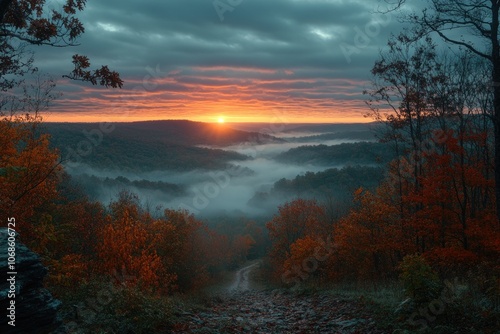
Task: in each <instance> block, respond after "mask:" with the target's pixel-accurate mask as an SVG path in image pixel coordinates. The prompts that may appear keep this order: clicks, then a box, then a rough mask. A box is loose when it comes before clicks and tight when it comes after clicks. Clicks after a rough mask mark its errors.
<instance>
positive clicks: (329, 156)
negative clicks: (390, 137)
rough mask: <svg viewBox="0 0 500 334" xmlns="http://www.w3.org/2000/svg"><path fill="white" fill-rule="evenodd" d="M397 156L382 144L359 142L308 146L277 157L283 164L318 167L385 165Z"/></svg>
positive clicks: (293, 149)
mask: <svg viewBox="0 0 500 334" xmlns="http://www.w3.org/2000/svg"><path fill="white" fill-rule="evenodd" d="M395 157H396V156H395V154H394V152H393V151H391V150H389V149H387V145H384V144H382V143H372V142H359V143H343V144H340V145H332V146H328V145H306V146H301V147H297V148H292V149H290V150H288V151H286V152H283V153H281V154H279V155H277V156H276V160H277V161H279V162H283V163H293V164H310V165H317V166H335V165H365V164H369V165H371V164H381V165H382V164H385V163H387V162H389V161H391V160H392V159H394V158H395Z"/></svg>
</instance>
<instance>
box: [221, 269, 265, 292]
mask: <svg viewBox="0 0 500 334" xmlns="http://www.w3.org/2000/svg"><path fill="white" fill-rule="evenodd" d="M258 264H259V263H254V264H251V265H248V266H246V267H244V268H241V269H240V270H238V271H237V272H236V276H235V279H234V282H233V284H231V286H230V287H229V289H228V290H229V292H230V293H236V292H242V291H247V290H249V289H250V280H249V279H248V274H249V273H250V272H251V271H252V269H254V268H255V267H256V266H257V265H258Z"/></svg>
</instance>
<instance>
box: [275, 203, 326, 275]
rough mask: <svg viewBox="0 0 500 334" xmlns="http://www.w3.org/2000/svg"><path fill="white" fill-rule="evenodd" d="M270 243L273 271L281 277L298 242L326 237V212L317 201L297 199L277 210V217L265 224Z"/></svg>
mask: <svg viewBox="0 0 500 334" xmlns="http://www.w3.org/2000/svg"><path fill="white" fill-rule="evenodd" d="M266 227H267V228H268V230H269V237H270V239H271V241H272V243H273V245H272V249H271V251H270V253H269V256H270V258H271V262H272V264H273V266H274V268H273V269H274V270H275V272H276V273H277V274H281V273H282V270H283V265H284V263H285V261H286V260H287V259H288V258H289V257H290V255H291V251H292V249H291V247H292V245H293V244H294V243H295V241H297V240H298V239H301V238H304V237H306V236H310V237H313V238H316V239H318V238H324V237H325V236H328V235H329V232H330V231H329V228H328V220H327V217H326V214H325V209H324V208H323V207H321V206H319V205H318V204H317V203H316V201H311V200H304V199H297V200H295V201H293V202H290V203H286V204H284V205H283V206H281V207H279V214H278V215H275V216H274V217H273V219H272V220H271V221H269V222H268V223H267V224H266Z"/></svg>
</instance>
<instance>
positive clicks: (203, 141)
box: [44, 120, 283, 146]
mask: <svg viewBox="0 0 500 334" xmlns="http://www.w3.org/2000/svg"><path fill="white" fill-rule="evenodd" d="M44 125H45V127H46V128H47V130H48V131H49V132H50V133H51V134H53V135H54V136H55V137H58V136H59V135H62V134H64V133H83V132H84V131H87V132H88V131H92V130H95V129H99V128H100V124H99V123H45V124H44ZM109 126H112V131H110V132H109V133H107V134H106V136H108V137H112V138H119V139H124V140H136V141H143V142H160V143H166V144H177V145H183V146H194V145H210V146H229V145H235V144H239V143H245V142H252V143H256V144H264V143H269V142H283V140H281V139H279V138H276V137H273V136H270V135H266V134H260V133H258V132H248V131H241V130H236V129H233V128H231V127H230V126H229V125H226V124H211V123H202V122H192V121H186V120H164V121H145V122H129V123H112V124H110V125H109Z"/></svg>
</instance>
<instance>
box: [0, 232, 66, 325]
mask: <svg viewBox="0 0 500 334" xmlns="http://www.w3.org/2000/svg"><path fill="white" fill-rule="evenodd" d="M8 237H9V235H8V231H7V229H6V228H0V240H1V241H0V268H1V271H2V272H3V273H5V274H4V275H5V276H4V278H3V279H2V280H1V281H0V309H1V310H2V312H1V313H2V316H1V318H0V327H1V328H2V333H3V334H9V333H26V334H29V333H37V334H43V333H50V332H52V331H54V330H56V329H57V328H58V327H59V326H60V324H61V321H60V319H59V318H58V316H57V311H58V309H59V308H60V306H61V302H60V301H58V300H56V299H54V298H53V297H52V295H51V293H50V292H49V291H48V290H47V289H45V288H43V278H44V277H45V275H47V268H45V267H44V266H43V265H42V263H41V262H40V257H39V256H38V255H37V254H35V253H34V252H32V251H31V250H29V249H28V248H27V247H26V246H25V245H23V244H22V243H20V242H19V241H18V238H19V235H17V234H16V236H15V239H16V240H15V267H14V268H13V270H12V268H9V267H8V257H9V254H8V251H9V250H8V247H9V245H8V242H7V240H8ZM9 272H14V273H15V274H12V275H11V274H7V273H9ZM7 279H11V280H12V281H15V298H11V297H12V296H9V294H10V293H11V292H12V291H11V290H10V286H11V285H10V282H9V281H7ZM12 301H14V302H15V304H14V306H15V322H14V323H15V327H14V326H11V325H9V324H8V322H9V321H11V320H12V319H9V317H7V316H6V314H5V313H4V312H6V310H7V308H8V307H9V306H10V305H11V302H12Z"/></svg>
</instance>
